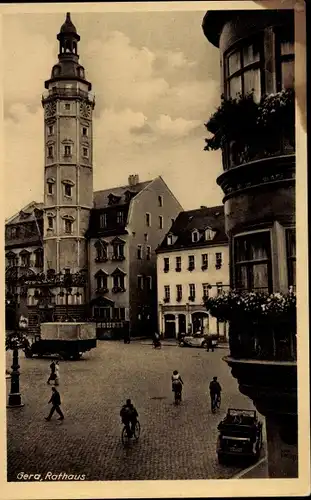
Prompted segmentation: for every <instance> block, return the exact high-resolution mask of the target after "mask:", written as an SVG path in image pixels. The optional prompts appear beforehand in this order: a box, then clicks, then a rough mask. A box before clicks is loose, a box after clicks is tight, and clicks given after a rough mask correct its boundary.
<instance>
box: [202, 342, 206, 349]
mask: <svg viewBox="0 0 311 500" xmlns="http://www.w3.org/2000/svg"><path fill="white" fill-rule="evenodd" d="M201 347H203V349H206V348H207V340H203V342H202V344H201Z"/></svg>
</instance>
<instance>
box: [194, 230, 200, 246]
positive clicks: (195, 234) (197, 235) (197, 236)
mask: <svg viewBox="0 0 311 500" xmlns="http://www.w3.org/2000/svg"><path fill="white" fill-rule="evenodd" d="M199 239H200V234H199V231H198V230H197V229H195V230H194V231H192V243H197V242H198V241H199Z"/></svg>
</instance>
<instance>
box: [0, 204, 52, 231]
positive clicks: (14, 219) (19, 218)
mask: <svg viewBox="0 0 311 500" xmlns="http://www.w3.org/2000/svg"><path fill="white" fill-rule="evenodd" d="M43 206H44V204H43V203H38V202H36V201H32V202H30V203H28V205H26V206H25V207H24V208H22V209H21V210H19V212H17V213H16V214H15V215H12V216H11V217H9V218H8V219H6V221H5V225H6V226H7V225H9V224H18V223H19V222H30V221H33V220H34V219H35V217H34V213H33V212H34V210H35V209H37V210H40V211H41V210H42V209H43ZM23 214H29V216H28V217H27V218H26V217H25V216H23Z"/></svg>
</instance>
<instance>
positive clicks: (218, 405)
mask: <svg viewBox="0 0 311 500" xmlns="http://www.w3.org/2000/svg"><path fill="white" fill-rule="evenodd" d="M220 403H221V397H220V396H219V397H218V398H217V401H216V407H217V408H218V409H219V408H220Z"/></svg>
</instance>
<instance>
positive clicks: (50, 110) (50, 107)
mask: <svg viewBox="0 0 311 500" xmlns="http://www.w3.org/2000/svg"><path fill="white" fill-rule="evenodd" d="M55 113H56V103H55V102H48V103H47V105H46V106H45V116H46V117H47V118H49V117H50V116H54V115H55Z"/></svg>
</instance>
